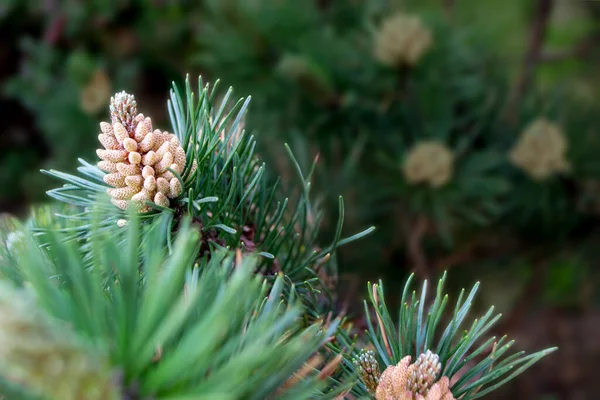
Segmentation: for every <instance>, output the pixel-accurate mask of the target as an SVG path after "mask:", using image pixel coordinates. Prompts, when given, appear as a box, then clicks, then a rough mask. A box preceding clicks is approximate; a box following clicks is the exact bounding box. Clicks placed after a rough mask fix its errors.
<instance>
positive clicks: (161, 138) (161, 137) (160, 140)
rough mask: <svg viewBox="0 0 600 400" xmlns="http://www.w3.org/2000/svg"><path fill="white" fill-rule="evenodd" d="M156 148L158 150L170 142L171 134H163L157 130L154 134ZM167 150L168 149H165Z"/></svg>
mask: <svg viewBox="0 0 600 400" xmlns="http://www.w3.org/2000/svg"><path fill="white" fill-rule="evenodd" d="M152 133H153V134H154V140H155V143H154V146H155V149H156V150H158V149H159V148H160V147H161V146H162V145H163V144H165V143H166V142H168V141H169V140H170V139H171V134H170V133H168V132H161V131H160V129H155V130H154V132H152ZM165 150H166V149H165Z"/></svg>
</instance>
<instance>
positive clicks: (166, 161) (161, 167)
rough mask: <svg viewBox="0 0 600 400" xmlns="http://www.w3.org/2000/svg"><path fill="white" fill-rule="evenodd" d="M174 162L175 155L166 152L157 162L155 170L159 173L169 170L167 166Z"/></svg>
mask: <svg viewBox="0 0 600 400" xmlns="http://www.w3.org/2000/svg"><path fill="white" fill-rule="evenodd" d="M172 163H173V155H172V154H171V153H170V152H166V153H165V154H164V155H163V156H162V160H160V161H159V162H158V163H156V165H155V166H154V170H155V171H156V172H157V173H159V174H162V173H163V172H165V171H166V170H167V168H169V167H170V166H171V164H172Z"/></svg>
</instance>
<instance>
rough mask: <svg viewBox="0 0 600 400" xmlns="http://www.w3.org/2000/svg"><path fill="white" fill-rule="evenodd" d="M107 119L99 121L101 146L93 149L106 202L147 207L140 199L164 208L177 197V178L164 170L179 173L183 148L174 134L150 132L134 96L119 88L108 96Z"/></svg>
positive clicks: (150, 122)
mask: <svg viewBox="0 0 600 400" xmlns="http://www.w3.org/2000/svg"><path fill="white" fill-rule="evenodd" d="M110 111H111V119H112V121H111V122H112V123H107V122H101V123H100V130H101V133H100V135H98V140H99V141H100V143H101V144H102V146H103V147H104V149H99V150H97V151H96V153H97V154H98V157H99V158H100V159H101V160H102V161H100V162H99V163H98V168H100V169H101V170H103V171H105V172H107V174H106V175H105V176H104V182H106V183H107V184H109V185H110V186H112V187H113V188H111V189H108V194H109V195H110V196H111V201H112V203H113V204H114V205H115V206H117V207H119V208H120V209H122V210H125V209H127V207H129V205H130V203H133V204H134V205H135V206H137V207H138V208H139V210H140V212H146V211H149V210H150V207H148V206H147V205H145V203H146V202H153V203H155V204H157V205H159V206H162V207H168V206H169V204H170V202H169V199H174V198H176V197H177V196H179V195H180V194H181V192H182V190H183V188H182V186H181V182H180V181H179V179H177V177H176V176H175V175H174V174H173V173H172V172H170V171H169V168H170V169H171V170H173V171H175V172H177V173H178V174H181V173H182V172H183V170H184V168H185V163H186V159H185V151H184V150H183V148H182V147H181V144H180V143H179V140H178V139H177V136H175V135H173V134H172V133H168V132H163V131H161V130H159V129H155V130H153V128H152V120H151V119H150V118H149V117H145V116H144V115H143V114H138V113H137V104H136V102H135V98H134V97H133V96H132V95H130V94H127V93H125V92H121V93H117V94H116V95H115V96H114V97H112V98H111V105H110Z"/></svg>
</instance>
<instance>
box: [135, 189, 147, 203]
mask: <svg viewBox="0 0 600 400" xmlns="http://www.w3.org/2000/svg"><path fill="white" fill-rule="evenodd" d="M131 201H133V202H135V203H140V204H143V203H144V202H145V201H152V197H151V191H149V190H146V189H142V190H140V191H139V192H138V193H136V194H135V195H134V196H133V197H132V198H131Z"/></svg>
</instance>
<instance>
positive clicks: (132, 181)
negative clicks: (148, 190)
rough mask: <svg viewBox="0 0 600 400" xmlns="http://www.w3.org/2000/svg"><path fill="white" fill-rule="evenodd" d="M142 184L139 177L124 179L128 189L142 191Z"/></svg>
mask: <svg viewBox="0 0 600 400" xmlns="http://www.w3.org/2000/svg"><path fill="white" fill-rule="evenodd" d="M143 183H144V178H142V176H141V175H130V176H127V177H125V184H126V185H127V186H129V187H130V188H134V189H137V190H142V184H143Z"/></svg>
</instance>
